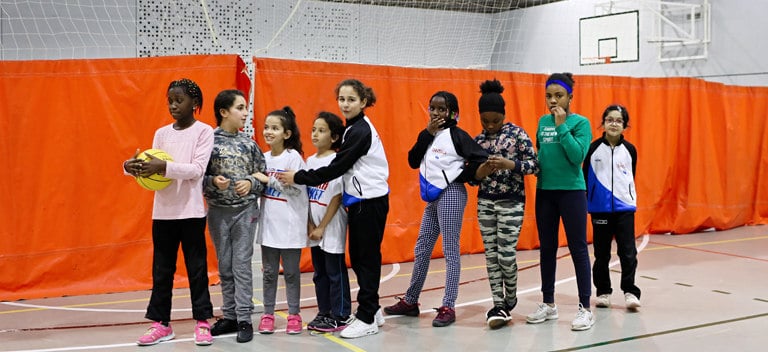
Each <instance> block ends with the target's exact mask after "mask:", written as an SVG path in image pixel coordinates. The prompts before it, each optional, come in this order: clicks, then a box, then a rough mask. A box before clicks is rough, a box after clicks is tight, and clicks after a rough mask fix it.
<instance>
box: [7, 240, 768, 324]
mask: <svg viewBox="0 0 768 352" xmlns="http://www.w3.org/2000/svg"><path fill="white" fill-rule="evenodd" d="M764 239H768V236H757V237H749V238H738V239H730V240H721V241H708V242H697V243H688V244H681V245H675V246H671V245H664V244H657V245H658V247H653V248H648V247H646V248H645V249H644V251H655V250H665V249H675V248H679V247H694V246H709V245H715V244H723V243H735V242H745V241H755V240H764ZM655 244H656V243H655ZM536 262H538V260H526V261H518V264H528V263H536ZM476 269H485V266H472V267H466V268H462V271H463V270H476ZM439 272H445V270H434V271H430V272H429V273H439ZM410 276H411V274H410V273H403V274H398V275H395V276H394V277H410ZM350 282H356V280H354V279H350ZM313 285H314V284H304V285H302V287H309V286H313ZM278 289H280V287H278ZM211 295H221V293H220V292H212V293H211ZM177 298H189V295H188V294H184V295H174V296H173V299H177ZM148 300H149V298H141V299H131V300H120V301H106V302H92V303H81V304H71V305H65V306H61V307H62V308H81V307H94V306H103V305H111V304H122V303H136V302H146V301H148ZM257 304H258V303H257ZM42 310H48V308H27V309H16V310H8V311H0V315H3V314H12V313H26V312H36V311H42Z"/></svg>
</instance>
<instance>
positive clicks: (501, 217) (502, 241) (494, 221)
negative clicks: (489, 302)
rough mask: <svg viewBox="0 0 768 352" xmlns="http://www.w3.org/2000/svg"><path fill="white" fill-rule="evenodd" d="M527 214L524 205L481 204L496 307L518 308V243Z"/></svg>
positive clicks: (480, 219) (480, 216)
mask: <svg viewBox="0 0 768 352" xmlns="http://www.w3.org/2000/svg"><path fill="white" fill-rule="evenodd" d="M524 210H525V203H524V202H516V201H511V200H506V199H505V200H489V199H483V198H479V199H478V200H477V220H478V222H479V223H480V234H481V235H482V237H483V245H484V246H485V266H486V269H487V270H488V282H489V283H490V285H491V294H492V295H493V304H494V305H495V306H505V305H506V306H514V305H515V304H517V240H518V237H519V236H520V228H521V227H522V225H523V213H524Z"/></svg>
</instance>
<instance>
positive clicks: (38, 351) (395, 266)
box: [0, 234, 650, 352]
mask: <svg viewBox="0 0 768 352" xmlns="http://www.w3.org/2000/svg"><path fill="white" fill-rule="evenodd" d="M642 238H643V240H642V242H641V243H640V246H638V247H637V252H638V253H640V252H642V251H643V249H645V247H646V246H647V245H648V241H649V238H650V235H648V234H645V235H643V237H642ZM619 263H620V261H619V260H615V261H613V262H611V263H609V264H608V267H613V266H616V265H617V264H619ZM399 271H400V264H397V263H395V264H392V270H391V271H390V273H389V274H387V276H385V277H383V278H382V279H381V280H380V282H382V283H383V282H386V281H388V280H390V279H391V278H392V277H394V276H395V275H397V272H399ZM573 280H576V276H571V277H568V278H565V279H562V280H559V281H556V282H555V286H557V285H561V284H563V283H566V282H570V281H573ZM359 289H360V288H359V287H358V288H356V289H355V290H359ZM539 290H540V287H532V288H528V289H525V290H521V291H518V295H524V294H528V293H532V292H538V291H539ZM492 300H493V299H492V298H486V299H481V300H475V301H470V302H465V303H460V304H457V305H456V307H464V306H469V305H473V304H480V303H486V302H490V301H492ZM0 303H5V304H11V303H13V304H12V305H22V304H19V303H14V302H0ZM283 303H284V302H283ZM24 306H33V305H24ZM36 307H40V308H46V309H64V310H89V309H88V308H64V307H46V306H36ZM89 311H94V310H89ZM432 311H434V310H433V309H428V310H424V311H421V313H428V312H432ZM141 312H144V311H143V310H142V311H141ZM399 317H402V315H388V316H387V317H386V318H387V319H395V318H399ZM219 337H227V335H223V336H216V337H214V338H219ZM192 340H193V339H192V338H184V339H173V340H170V341H165V342H163V344H169V343H179V342H190V341H192ZM132 346H136V343H135V342H134V343H122V344H114V345H93V346H76V347H61V348H48V349H36V350H16V351H9V352H60V351H81V350H91V349H93V350H96V349H109V348H115V347H132Z"/></svg>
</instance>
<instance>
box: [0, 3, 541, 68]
mask: <svg viewBox="0 0 768 352" xmlns="http://www.w3.org/2000/svg"><path fill="white" fill-rule="evenodd" d="M553 1H555V0H416V1H401V0H384V1H374V0H368V1H363V0H335V1H317V0H314V1H313V0H273V1H253V0H200V1H194V0H134V1H127V0H101V1H99V0H77V1H72V0H0V59H3V60H32V59H77V58H111V57H147V56H164V55H184V54H209V53H235V54H240V55H243V57H244V58H249V57H251V56H260V57H274V58H289V59H303V60H320V61H332V62H356V63H367V64H381V65H396V66H415V67H460V68H494V62H495V61H503V62H507V63H508V62H512V61H514V53H515V52H516V51H518V50H520V49H521V46H520V45H518V43H519V42H520V41H521V39H523V38H524V36H525V33H526V23H525V16H524V13H525V12H524V10H520V9H521V8H524V7H529V6H535V5H541V4H545V3H549V2H553ZM246 61H249V60H246Z"/></svg>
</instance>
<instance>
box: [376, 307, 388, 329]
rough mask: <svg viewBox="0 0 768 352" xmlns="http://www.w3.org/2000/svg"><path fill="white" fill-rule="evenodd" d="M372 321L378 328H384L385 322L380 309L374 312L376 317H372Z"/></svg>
mask: <svg viewBox="0 0 768 352" xmlns="http://www.w3.org/2000/svg"><path fill="white" fill-rule="evenodd" d="M373 319H374V320H375V321H376V325H378V326H384V323H385V322H386V321H387V320H386V319H384V313H383V312H382V309H381V308H379V310H377V311H376V315H374V316H373Z"/></svg>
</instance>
